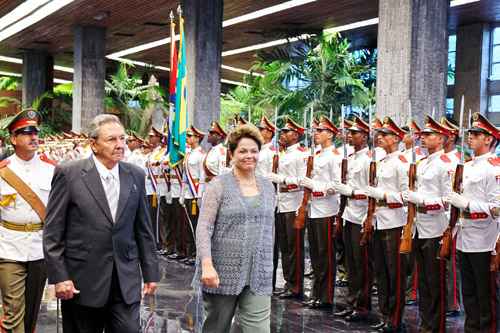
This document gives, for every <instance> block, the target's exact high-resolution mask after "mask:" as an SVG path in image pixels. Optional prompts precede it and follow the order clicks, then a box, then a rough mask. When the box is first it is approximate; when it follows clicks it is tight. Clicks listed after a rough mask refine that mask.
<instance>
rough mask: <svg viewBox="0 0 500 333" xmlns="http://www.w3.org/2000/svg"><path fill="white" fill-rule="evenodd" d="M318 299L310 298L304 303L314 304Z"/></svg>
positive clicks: (303, 303)
mask: <svg viewBox="0 0 500 333" xmlns="http://www.w3.org/2000/svg"><path fill="white" fill-rule="evenodd" d="M317 301H318V300H317V299H315V298H310V299H308V300H307V301H303V302H302V305H303V306H312V305H313V304H314V303H316V302H317Z"/></svg>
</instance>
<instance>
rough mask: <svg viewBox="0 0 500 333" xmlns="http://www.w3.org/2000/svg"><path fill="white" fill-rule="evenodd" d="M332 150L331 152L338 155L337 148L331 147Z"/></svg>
mask: <svg viewBox="0 0 500 333" xmlns="http://www.w3.org/2000/svg"><path fill="white" fill-rule="evenodd" d="M332 152H333V153H334V154H335V155H340V152H339V150H338V148H335V147H333V149H332Z"/></svg>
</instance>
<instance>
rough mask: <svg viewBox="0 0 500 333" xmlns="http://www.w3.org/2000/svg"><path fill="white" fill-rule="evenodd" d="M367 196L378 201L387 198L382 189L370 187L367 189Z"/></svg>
mask: <svg viewBox="0 0 500 333" xmlns="http://www.w3.org/2000/svg"><path fill="white" fill-rule="evenodd" d="M366 195H367V196H369V197H371V198H375V199H377V200H382V199H384V197H385V192H384V190H382V189H381V188H378V187H373V186H368V187H367V188H366Z"/></svg>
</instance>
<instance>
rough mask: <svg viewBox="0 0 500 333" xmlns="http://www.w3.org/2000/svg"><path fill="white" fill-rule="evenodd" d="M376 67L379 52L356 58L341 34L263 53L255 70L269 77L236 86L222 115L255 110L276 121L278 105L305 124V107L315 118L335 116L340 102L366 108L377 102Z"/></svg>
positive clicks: (249, 78) (253, 78)
mask: <svg viewBox="0 0 500 333" xmlns="http://www.w3.org/2000/svg"><path fill="white" fill-rule="evenodd" d="M375 65H376V52H374V51H373V50H372V51H369V50H367V51H364V52H360V53H359V52H358V54H357V55H356V56H355V55H354V54H353V53H352V52H351V51H350V44H349V41H348V40H347V39H345V38H342V37H341V36H340V34H338V33H334V34H322V35H319V36H317V37H312V38H309V39H306V40H303V41H302V43H299V45H294V46H293V47H291V46H290V45H289V46H286V47H284V48H278V49H277V50H275V51H272V52H267V53H260V54H259V57H258V61H257V62H256V63H255V65H254V66H253V67H252V70H253V71H255V72H259V73H262V74H264V76H263V77H261V76H252V75H248V76H247V77H246V78H245V80H246V83H248V84H249V85H250V87H249V88H242V87H237V88H235V89H233V90H232V91H231V92H230V93H229V94H227V95H226V96H225V97H224V98H223V99H222V110H223V112H222V115H223V116H225V114H226V113H232V112H237V110H238V108H239V110H240V111H239V112H240V114H241V112H243V111H244V110H248V108H250V109H252V110H253V109H258V110H259V111H261V114H262V113H264V114H266V115H267V116H268V117H269V118H270V119H274V108H275V107H277V108H278V109H279V114H280V116H279V117H278V119H281V118H283V116H284V115H288V116H290V117H291V118H293V119H294V120H295V121H297V122H299V123H303V118H304V115H305V110H309V109H311V108H313V109H314V115H315V116H316V117H318V116H320V115H325V116H329V114H330V110H332V113H333V118H334V119H335V118H337V117H338V116H339V114H340V109H341V105H352V106H354V107H359V108H366V107H367V106H368V105H370V104H373V103H374V98H375V94H374V84H375ZM243 92H244V93H243ZM258 113H259V112H258V111H257V112H255V114H256V115H257V114H258ZM253 114H254V113H252V115H253ZM245 118H246V117H245ZM252 118H253V119H252V120H254V119H255V118H254V117H253V116H252ZM307 120H308V121H309V119H307ZM278 125H280V124H278Z"/></svg>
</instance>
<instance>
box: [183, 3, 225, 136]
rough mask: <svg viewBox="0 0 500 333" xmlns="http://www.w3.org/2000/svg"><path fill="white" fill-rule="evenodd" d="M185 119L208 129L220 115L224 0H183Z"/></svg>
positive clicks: (202, 128)
mask: <svg viewBox="0 0 500 333" xmlns="http://www.w3.org/2000/svg"><path fill="white" fill-rule="evenodd" d="M182 8H183V11H184V14H183V15H184V17H185V32H186V47H187V66H188V69H187V77H188V85H187V89H188V103H187V107H188V120H189V123H190V124H194V125H195V126H196V127H197V128H199V129H200V130H202V131H207V130H208V129H209V127H210V122H211V121H212V120H219V115H220V91H221V84H220V65H221V52H222V12H223V0H210V1H206V0H183V1H182Z"/></svg>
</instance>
